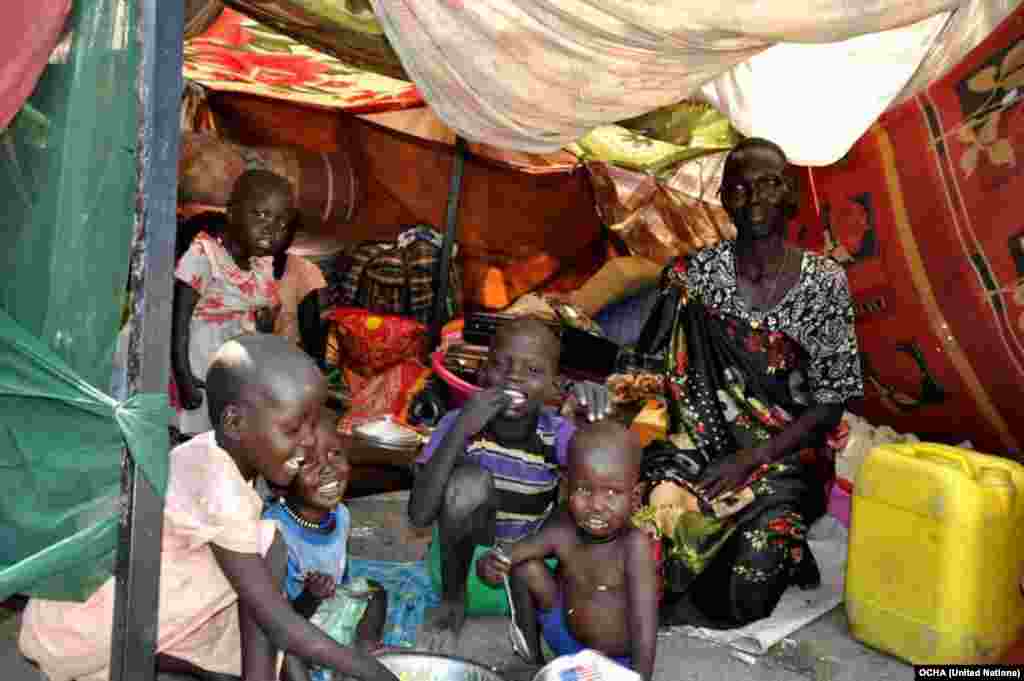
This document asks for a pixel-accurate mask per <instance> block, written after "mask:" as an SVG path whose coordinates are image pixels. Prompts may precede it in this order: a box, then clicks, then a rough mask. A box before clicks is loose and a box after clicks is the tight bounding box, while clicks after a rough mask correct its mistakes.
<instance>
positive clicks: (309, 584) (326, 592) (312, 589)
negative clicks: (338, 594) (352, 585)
mask: <svg viewBox="0 0 1024 681" xmlns="http://www.w3.org/2000/svg"><path fill="white" fill-rule="evenodd" d="M335 588H336V585H335V583H334V578H333V577H331V576H330V575H325V574H324V573H322V572H313V573H310V574H309V575H307V576H306V581H305V583H304V584H303V587H302V593H300V594H299V595H298V596H297V597H296V598H295V600H294V601H292V608H293V609H294V610H295V612H297V613H298V614H299V616H301V617H302V618H303V619H307V620H308V619H309V618H310V617H312V616H313V615H314V614H316V609H317V608H319V607H320V604H321V603H323V602H324V601H325V600H327V599H328V598H333V597H334V592H335Z"/></svg>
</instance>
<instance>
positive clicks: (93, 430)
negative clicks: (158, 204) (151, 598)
mask: <svg viewBox="0 0 1024 681" xmlns="http://www.w3.org/2000/svg"><path fill="white" fill-rule="evenodd" d="M137 80H138V45H137V17H136V3H135V2H134V1H133V0H76V2H75V3H74V7H73V16H72V20H71V24H70V26H69V32H68V36H67V38H66V40H64V41H63V43H62V45H61V46H59V47H58V49H57V50H56V51H55V52H54V54H53V56H52V57H51V59H50V64H49V65H48V66H47V69H46V71H45V72H44V74H43V77H42V78H41V80H40V82H39V84H38V85H37V87H36V90H35V92H34V93H33V94H32V96H31V98H30V100H29V102H28V106H27V108H26V109H24V110H23V111H22V113H20V114H19V115H18V116H17V117H16V118H15V120H14V122H13V123H12V124H11V125H10V126H9V127H8V129H7V130H6V131H4V132H3V133H2V134H0V191H2V192H3V194H2V197H3V201H2V202H0V205H3V206H4V208H3V210H4V211H5V214H4V220H3V227H2V229H3V230H5V231H4V237H5V239H4V240H5V247H4V249H3V250H4V253H5V255H4V256H2V257H4V258H6V262H5V263H4V265H5V269H4V273H5V277H4V278H3V280H0V309H2V311H0V469H2V470H0V599H2V598H6V597H7V596H9V595H10V594H12V593H29V594H32V595H40V596H45V597H49V598H60V599H73V600H83V599H84V598H86V597H87V596H88V595H89V594H90V593H91V592H92V591H93V590H95V588H96V587H98V586H99V585H100V584H101V583H102V582H103V581H104V580H105V579H106V578H107V577H109V576H110V574H111V570H112V567H113V558H114V555H115V550H116V545H117V537H118V521H119V517H120V507H121V506H120V482H119V481H120V471H121V454H122V451H123V448H124V445H125V444H127V445H128V446H129V447H130V449H131V451H132V454H133V456H134V457H135V459H136V461H137V462H138V463H139V464H140V467H141V470H142V472H143V474H144V475H145V476H146V477H147V478H148V479H149V481H150V482H152V483H153V485H154V486H155V487H156V489H157V491H158V492H159V493H160V494H163V492H164V490H165V488H166V477H167V448H168V439H167V423H168V419H169V412H168V407H167V400H166V396H164V395H142V396H136V397H134V398H132V399H129V400H128V401H126V402H125V403H123V404H118V403H117V402H115V400H113V399H112V398H111V397H109V396H108V395H107V393H108V392H109V391H110V386H111V376H112V357H113V351H114V347H115V343H116V340H117V335H118V331H119V328H120V322H121V318H122V308H123V304H124V297H125V290H126V282H127V280H128V268H129V260H130V251H131V246H132V236H133V233H134V224H135V220H136V188H137V173H138V164H137V156H136V145H137V139H138V126H139V98H138V92H137V90H138V86H137Z"/></svg>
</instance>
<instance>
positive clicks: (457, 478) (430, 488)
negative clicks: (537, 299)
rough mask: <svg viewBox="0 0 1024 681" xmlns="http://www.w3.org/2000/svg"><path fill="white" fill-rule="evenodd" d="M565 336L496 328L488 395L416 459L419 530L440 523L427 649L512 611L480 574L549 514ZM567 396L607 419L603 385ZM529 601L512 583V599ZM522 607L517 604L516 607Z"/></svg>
mask: <svg viewBox="0 0 1024 681" xmlns="http://www.w3.org/2000/svg"><path fill="white" fill-rule="evenodd" d="M560 352H561V346H560V343H559V340H558V338H557V337H556V336H555V335H554V334H553V333H552V332H551V330H550V329H548V327H547V326H545V325H544V324H543V323H541V322H539V321H536V320H530V319H516V320H512V321H509V322H506V323H505V324H503V325H502V326H501V327H499V329H498V331H497V333H496V334H495V336H494V339H493V340H492V342H491V347H490V351H489V353H488V356H487V361H486V363H485V364H484V366H483V368H482V369H481V372H480V378H479V381H480V383H481V385H482V387H483V390H481V391H479V392H477V393H476V394H474V395H473V396H472V397H470V398H469V400H468V401H467V402H466V404H465V406H463V407H462V408H461V409H458V410H453V411H451V412H449V413H448V414H446V415H445V417H444V418H443V419H442V420H441V422H440V423H439V424H438V427H437V429H435V431H434V433H433V434H432V436H431V438H430V441H429V442H428V443H427V445H426V447H424V450H423V453H422V454H421V455H420V457H419V458H418V459H417V464H419V469H418V471H417V474H416V479H415V481H414V484H413V489H412V492H411V494H410V497H409V519H410V522H411V524H412V525H414V526H418V527H426V526H428V525H430V524H431V523H435V522H436V525H435V528H434V537H433V541H432V542H431V547H430V556H429V560H428V565H429V569H430V573H431V578H432V580H433V582H434V586H435V588H436V589H437V590H438V591H440V592H441V605H440V606H439V607H438V608H437V609H435V610H434V611H433V612H431V613H429V614H428V617H427V621H426V622H425V624H424V628H423V633H424V634H425V635H426V637H427V638H428V640H427V641H426V646H427V647H431V648H435V649H441V648H445V647H448V646H449V645H450V644H451V643H452V642H453V639H454V638H455V637H456V636H457V635H458V634H459V632H460V630H461V628H462V625H463V623H464V622H465V618H466V615H467V614H472V615H488V614H494V615H502V614H508V613H509V612H510V610H509V604H508V600H507V598H506V596H505V593H504V591H503V590H502V589H501V588H499V587H494V586H492V585H489V584H485V583H484V582H481V581H480V580H479V579H478V577H477V575H476V570H475V569H473V568H474V565H475V563H476V561H477V559H478V558H479V557H480V556H482V555H483V554H485V553H486V552H487V550H488V548H489V547H491V546H493V545H494V544H495V542H501V543H512V542H516V541H519V540H520V539H522V538H523V537H525V536H528V535H530V534H532V533H533V532H535V531H536V530H537V529H538V528H539V527H540V526H541V524H542V523H543V522H544V520H545V519H546V518H547V517H548V515H549V514H550V513H551V511H552V509H553V508H554V506H555V502H556V501H557V495H558V482H559V475H560V471H561V469H562V468H563V467H564V465H565V462H566V451H567V449H568V443H569V439H570V437H571V435H572V432H573V424H572V423H571V422H570V421H569V420H567V419H565V418H563V417H561V416H559V415H558V414H556V413H555V412H554V410H551V409H548V408H546V407H545V406H544V403H545V402H546V401H547V400H548V399H550V398H552V397H553V396H555V395H556V392H555V391H556V385H555V382H556V379H557V377H558V367H559V355H560ZM574 393H575V395H574V397H573V398H570V399H572V400H574V401H575V402H576V403H578V404H580V405H581V406H584V407H586V408H587V409H588V417H589V418H590V419H591V420H594V419H599V418H603V417H604V416H605V415H606V414H607V411H606V409H607V393H606V392H605V391H604V389H603V387H602V386H596V385H595V384H592V383H590V384H582V383H581V384H577V386H576V387H575V388H574ZM517 591H518V593H519V598H525V597H526V596H527V594H526V592H525V590H524V589H522V588H520V587H519V586H518V582H517V581H516V580H513V593H514V594H515V593H517ZM517 605H518V600H517Z"/></svg>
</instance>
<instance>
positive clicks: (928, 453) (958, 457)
mask: <svg viewBox="0 0 1024 681" xmlns="http://www.w3.org/2000/svg"><path fill="white" fill-rule="evenodd" d="M911 449H912V450H913V452H914V456H916V457H917V458H919V459H931V460H932V461H934V462H935V463H938V464H941V465H943V466H949V467H950V468H957V467H959V468H960V469H961V470H962V471H963V473H964V475H966V476H967V477H969V478H971V479H975V478H977V475H976V474H975V471H974V465H973V464H972V462H971V460H970V458H968V456H967V455H966V454H965V453H964V452H962V451H960V450H958V449H956V448H955V447H947V446H945V445H934V444H929V445H927V446H924V447H916V446H913V445H911Z"/></svg>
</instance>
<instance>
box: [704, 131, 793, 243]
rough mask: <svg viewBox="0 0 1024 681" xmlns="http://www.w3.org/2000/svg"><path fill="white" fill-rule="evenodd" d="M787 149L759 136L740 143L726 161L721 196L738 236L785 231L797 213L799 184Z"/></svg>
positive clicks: (759, 236) (754, 235)
mask: <svg viewBox="0 0 1024 681" xmlns="http://www.w3.org/2000/svg"><path fill="white" fill-rule="evenodd" d="M788 171H789V161H788V160H787V159H786V154H785V152H783V151H782V149H781V148H780V147H779V146H778V145H777V144H775V143H774V142H770V141H768V140H765V139H761V138H758V137H748V138H747V139H745V140H743V141H742V142H740V143H739V144H737V145H736V146H735V147H734V148H733V150H732V151H730V152H729V156H728V157H727V158H726V160H725V167H724V169H723V171H722V187H721V190H720V196H721V199H722V206H723V207H724V208H725V210H726V212H727V213H728V214H729V217H730V219H732V221H733V224H735V225H736V231H737V235H738V238H740V239H762V238H766V237H768V236H776V235H781V234H784V233H785V227H786V223H787V222H788V221H789V220H790V219H792V218H793V217H794V216H795V215H796V210H797V202H796V201H797V194H796V183H795V182H794V180H793V178H792V177H791V176H790V175H789V172H788Z"/></svg>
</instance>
